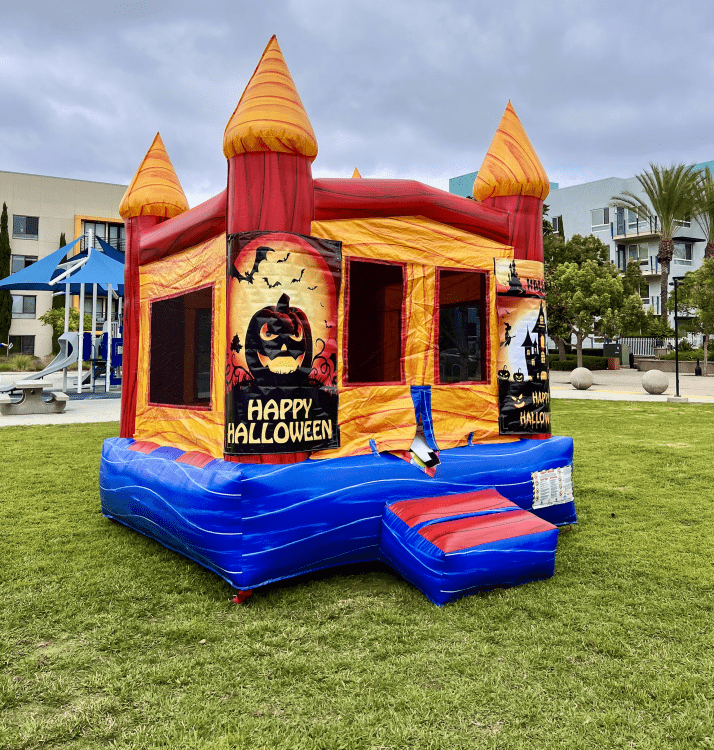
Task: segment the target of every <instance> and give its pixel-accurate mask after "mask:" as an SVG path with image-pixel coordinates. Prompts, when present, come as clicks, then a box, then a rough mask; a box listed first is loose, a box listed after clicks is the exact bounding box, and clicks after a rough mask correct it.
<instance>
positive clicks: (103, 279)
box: [55, 250, 124, 295]
mask: <svg viewBox="0 0 714 750" xmlns="http://www.w3.org/2000/svg"><path fill="white" fill-rule="evenodd" d="M70 283H71V286H75V285H76V286H79V285H80V284H101V285H102V286H104V287H106V286H107V285H108V284H111V285H112V289H113V290H115V291H117V292H118V293H119V294H120V295H122V294H123V292H124V266H123V265H122V264H121V263H118V262H117V261H116V260H112V259H111V258H109V257H108V256H106V255H104V253H100V252H97V251H96V250H95V251H94V252H92V253H91V254H90V256H89V260H88V261H87V262H86V263H85V264H84V265H83V266H82V267H81V268H80V269H79V270H78V271H76V272H75V273H73V274H72V276H71V277H70ZM62 286H63V282H62V281H60V282H58V283H57V284H56V285H55V288H56V289H58V290H60V289H62Z"/></svg>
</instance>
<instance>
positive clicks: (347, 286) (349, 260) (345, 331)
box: [341, 255, 352, 387]
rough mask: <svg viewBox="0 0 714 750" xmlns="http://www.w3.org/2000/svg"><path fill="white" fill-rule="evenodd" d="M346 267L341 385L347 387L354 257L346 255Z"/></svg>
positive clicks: (343, 277)
mask: <svg viewBox="0 0 714 750" xmlns="http://www.w3.org/2000/svg"><path fill="white" fill-rule="evenodd" d="M343 258H344V268H343V269H342V291H343V294H344V295H345V298H344V303H343V305H342V309H343V310H344V317H343V320H342V383H341V385H342V386H343V387H345V386H346V385H347V381H348V378H349V373H348V357H347V352H348V351H349V349H348V348H347V347H348V346H349V330H350V327H349V325H348V324H347V321H348V316H349V312H350V264H351V263H352V258H348V257H347V256H344V255H343Z"/></svg>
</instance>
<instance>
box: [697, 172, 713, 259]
mask: <svg viewBox="0 0 714 750" xmlns="http://www.w3.org/2000/svg"><path fill="white" fill-rule="evenodd" d="M697 188H698V189H697V193H696V198H695V202H694V219H695V220H696V222H697V224H699V228H700V229H701V230H702V234H703V235H704V237H705V239H706V241H707V244H706V247H705V248H704V260H708V259H709V258H714V179H712V173H711V172H710V171H709V167H707V168H706V169H705V170H704V171H703V172H700V173H699V180H698V184H697Z"/></svg>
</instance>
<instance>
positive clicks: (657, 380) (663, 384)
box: [642, 370, 669, 396]
mask: <svg viewBox="0 0 714 750" xmlns="http://www.w3.org/2000/svg"><path fill="white" fill-rule="evenodd" d="M642 387H643V388H644V389H645V390H646V391H647V393H651V394H652V395H653V396H659V395H660V394H661V393H664V392H665V391H666V390H667V388H669V378H668V377H667V373H666V372H662V371H661V370H647V372H646V373H645V374H644V375H643V376H642Z"/></svg>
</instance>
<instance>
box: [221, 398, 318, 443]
mask: <svg viewBox="0 0 714 750" xmlns="http://www.w3.org/2000/svg"><path fill="white" fill-rule="evenodd" d="M311 409H312V399H307V398H281V399H277V400H276V399H270V400H269V401H267V402H266V403H265V404H263V402H262V401H260V400H259V399H250V400H249V401H248V414H247V416H248V420H247V422H239V423H238V424H234V423H233V422H229V423H228V424H227V425H226V442H227V443H229V444H232V445H245V444H246V443H249V444H253V445H255V444H260V445H270V444H271V443H272V444H275V443H277V444H278V445H282V444H284V443H288V442H290V443H301V442H322V441H323V440H331V439H332V420H331V419H311V418H310V411H311Z"/></svg>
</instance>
